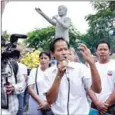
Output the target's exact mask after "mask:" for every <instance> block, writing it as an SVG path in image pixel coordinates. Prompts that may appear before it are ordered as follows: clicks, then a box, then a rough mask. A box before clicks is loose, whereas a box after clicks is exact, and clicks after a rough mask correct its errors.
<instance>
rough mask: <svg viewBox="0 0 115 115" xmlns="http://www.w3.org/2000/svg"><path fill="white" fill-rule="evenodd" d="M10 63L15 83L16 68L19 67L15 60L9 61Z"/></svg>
mask: <svg viewBox="0 0 115 115" xmlns="http://www.w3.org/2000/svg"><path fill="white" fill-rule="evenodd" d="M10 64H11V65H12V68H13V72H14V77H15V82H16V83H17V73H18V69H19V67H18V63H17V62H16V61H10Z"/></svg>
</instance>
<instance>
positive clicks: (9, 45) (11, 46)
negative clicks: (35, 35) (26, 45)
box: [1, 34, 27, 69]
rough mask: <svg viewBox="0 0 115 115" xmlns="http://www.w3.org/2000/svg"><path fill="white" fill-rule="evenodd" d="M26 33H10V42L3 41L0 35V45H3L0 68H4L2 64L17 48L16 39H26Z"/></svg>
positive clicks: (6, 61) (5, 62) (4, 63)
mask: <svg viewBox="0 0 115 115" xmlns="http://www.w3.org/2000/svg"><path fill="white" fill-rule="evenodd" d="M26 38H27V35H23V34H12V35H11V36H10V43H7V44H6V43H5V39H4V38H3V36H2V37H1V46H3V47H4V49H2V54H1V69H4V67H5V66H4V65H6V64H7V63H8V60H9V59H10V58H11V53H12V51H14V50H15V49H16V48H17V42H18V39H26Z"/></svg>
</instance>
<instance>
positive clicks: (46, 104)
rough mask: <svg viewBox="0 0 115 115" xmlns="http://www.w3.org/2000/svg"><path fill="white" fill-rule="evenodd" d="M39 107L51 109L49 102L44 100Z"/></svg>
mask: <svg viewBox="0 0 115 115" xmlns="http://www.w3.org/2000/svg"><path fill="white" fill-rule="evenodd" d="M39 107H40V108H39V109H49V108H50V105H49V104H48V102H47V101H42V102H41V103H40V106H39Z"/></svg>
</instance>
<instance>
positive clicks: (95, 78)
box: [43, 38, 101, 115]
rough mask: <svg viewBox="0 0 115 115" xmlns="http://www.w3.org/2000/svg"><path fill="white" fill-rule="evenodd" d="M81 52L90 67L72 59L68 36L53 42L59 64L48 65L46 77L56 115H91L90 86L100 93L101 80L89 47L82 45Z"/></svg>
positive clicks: (52, 46) (48, 92) (48, 95)
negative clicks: (88, 99) (89, 102)
mask: <svg viewBox="0 0 115 115" xmlns="http://www.w3.org/2000/svg"><path fill="white" fill-rule="evenodd" d="M80 48H81V54H82V56H83V58H84V59H85V61H87V63H88V64H89V66H90V70H91V73H90V72H89V69H88V68H87V67H86V66H85V65H84V64H82V63H77V62H70V61H68V57H69V44H68V42H67V41H66V40H65V39H64V38H57V39H55V40H54V41H53V42H51V44H50V51H51V53H52V55H53V56H54V57H55V59H56V60H57V65H55V66H52V67H50V68H48V69H47V70H46V72H45V76H44V91H43V92H44V93H45V94H46V97H47V101H48V103H49V104H51V109H52V111H53V113H54V114H55V115H80V114H82V115H88V114H89V110H90V107H89V104H88V101H87V97H86V92H87V90H88V89H93V90H94V91H95V92H97V93H99V92H100V91H101V81H100V76H99V74H98V71H97V69H96V66H95V62H94V60H93V58H92V55H91V53H90V51H89V49H88V48H87V47H86V46H85V45H84V44H81V46H80Z"/></svg>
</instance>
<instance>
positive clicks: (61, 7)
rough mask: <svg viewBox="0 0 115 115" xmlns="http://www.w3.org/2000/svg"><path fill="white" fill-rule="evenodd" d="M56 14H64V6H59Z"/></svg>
mask: <svg viewBox="0 0 115 115" xmlns="http://www.w3.org/2000/svg"><path fill="white" fill-rule="evenodd" d="M58 15H59V16H60V17H62V16H64V15H66V10H65V8H64V7H63V6H59V7H58Z"/></svg>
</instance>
